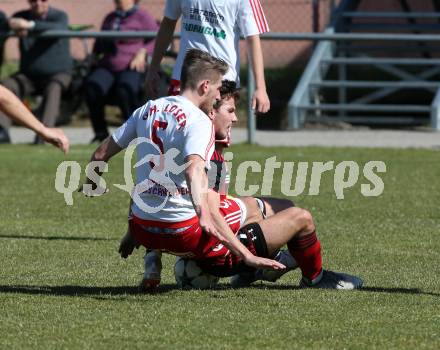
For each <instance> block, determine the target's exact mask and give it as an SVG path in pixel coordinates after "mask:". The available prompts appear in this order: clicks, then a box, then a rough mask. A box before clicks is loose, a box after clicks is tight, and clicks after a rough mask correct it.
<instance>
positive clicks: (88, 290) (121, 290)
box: [0, 284, 179, 297]
mask: <svg viewBox="0 0 440 350" xmlns="http://www.w3.org/2000/svg"><path fill="white" fill-rule="evenodd" d="M172 290H179V288H178V287H177V285H175V284H163V285H161V286H160V287H159V288H158V289H157V290H156V291H155V292H154V293H150V294H161V293H166V292H169V291H172ZM5 293H17V294H29V295H52V296H67V297H81V296H93V297H96V296H127V295H142V294H144V293H140V292H139V291H138V288H137V287H135V286H110V287H93V286H0V294H5Z"/></svg>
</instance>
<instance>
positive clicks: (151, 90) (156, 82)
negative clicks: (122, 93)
mask: <svg viewBox="0 0 440 350" xmlns="http://www.w3.org/2000/svg"><path fill="white" fill-rule="evenodd" d="M159 86H160V75H159V71H158V70H156V69H154V68H152V67H150V69H148V72H147V77H146V78H145V87H146V93H147V97H148V98H149V99H150V100H154V99H156V98H157V97H158V96H159Z"/></svg>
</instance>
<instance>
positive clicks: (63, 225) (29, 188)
mask: <svg viewBox="0 0 440 350" xmlns="http://www.w3.org/2000/svg"><path fill="white" fill-rule="evenodd" d="M91 151H92V149H91V148H90V147H85V146H84V147H74V148H73V150H72V152H71V154H69V155H68V156H67V157H66V158H64V157H63V156H62V154H61V153H60V152H57V151H56V150H55V149H53V148H50V147H48V146H46V147H31V146H2V147H0V160H1V165H0V183H1V186H0V199H1V200H0V244H1V248H2V249H1V251H2V253H1V255H0V265H1V269H0V281H1V282H0V305H1V310H2V312H1V314H0V324H1V328H0V329H1V337H0V348H2V349H24V348H33V349H60V348H69V349H84V348H94V349H104V348H105V349H109V348H111V349H121V348H127V349H128V348H143V349H256V348H270V349H306V348H307V349H341V348H347V349H405V348H406V349H415V348H417V349H420V348H426V349H438V348H440V331H439V330H440V282H439V272H438V271H439V268H438V266H439V265H440V254H439V251H440V243H439V239H438V235H439V229H440V214H439V211H438V204H439V203H440V194H439V190H438V178H439V175H440V162H439V153H438V151H434V150H432V151H428V150H366V149H349V148H346V149H342V148H335V149H324V148H262V147H250V146H235V147H233V151H234V154H235V156H234V167H235V168H236V167H237V162H238V161H241V160H254V159H257V160H259V161H264V159H266V158H268V157H270V156H273V155H277V158H278V160H281V161H310V162H311V161H329V160H334V161H335V163H339V162H340V161H342V160H354V161H357V162H358V163H359V164H361V165H362V164H364V163H365V162H367V161H369V160H382V161H384V162H385V163H386V165H387V172H386V174H382V175H381V177H382V178H383V181H384V183H385V191H384V193H383V195H382V196H380V197H377V198H366V197H363V196H362V195H361V194H360V185H361V183H368V182H367V181H365V179H364V178H363V176H361V177H360V181H359V183H358V184H357V185H356V186H354V187H353V188H352V189H349V190H346V191H345V199H344V200H337V199H336V197H335V194H334V190H333V172H329V173H326V174H324V176H323V181H322V184H321V191H320V195H318V196H308V195H307V194H303V195H301V196H299V197H298V198H294V201H295V202H297V203H298V204H299V205H300V206H302V207H306V208H309V209H310V210H311V211H312V213H313V214H314V217H315V220H316V224H317V229H318V234H319V237H320V239H321V242H322V245H323V256H324V264H325V266H327V267H329V268H331V269H334V270H337V271H346V272H351V273H355V274H357V275H359V276H361V277H362V278H363V279H364V285H365V288H364V289H363V290H361V291H354V292H341V291H323V290H299V289H297V287H296V286H297V283H298V280H299V277H300V275H299V272H298V271H295V272H292V273H289V274H287V275H286V276H284V277H283V278H282V279H281V281H279V283H277V284H266V283H262V284H257V285H255V286H254V287H252V288H247V289H240V290H232V289H230V288H229V286H228V284H227V280H222V284H221V286H220V288H219V289H217V290H210V291H182V290H179V289H177V288H176V287H175V284H174V277H173V275H172V266H173V261H174V258H172V257H168V256H167V257H166V258H165V259H164V263H165V269H164V276H163V278H164V280H163V286H162V287H161V289H160V290H159V292H158V293H157V294H154V295H141V294H138V293H137V292H136V287H135V286H136V284H137V282H138V281H139V279H140V277H141V272H142V269H141V261H142V250H138V251H136V252H135V254H134V255H133V256H132V257H130V258H129V259H128V260H127V261H125V260H122V259H120V258H119V257H118V254H117V247H118V243H119V238H120V237H121V236H122V234H123V233H124V231H125V228H126V212H127V205H128V197H127V195H126V194H125V193H123V192H121V191H120V190H118V189H116V188H114V187H111V188H110V192H109V193H108V194H106V195H105V196H102V197H99V198H93V199H90V198H84V197H82V195H81V194H79V193H75V194H74V205H73V206H72V207H68V206H66V205H65V203H64V199H63V196H62V195H61V194H59V193H57V192H56V191H55V189H54V179H55V172H56V168H57V166H58V164H59V163H60V162H61V161H62V160H66V159H69V160H77V161H79V162H80V163H81V165H82V167H84V165H85V164H86V161H87V159H88V158H89V155H90V153H91ZM233 169H234V168H233ZM233 173H234V170H233ZM275 174H276V180H275V182H274V193H273V194H274V195H275V196H278V195H280V186H279V182H280V172H279V170H278V171H276V173H275ZM308 178H310V176H309V177H308ZM106 179H107V182H108V183H110V184H115V183H123V177H122V157H118V158H117V159H115V160H113V161H112V162H111V163H110V166H109V173H108V174H107V176H106ZM261 179H262V175H261V174H254V175H253V177H252V180H251V181H250V182H253V183H258V182H260V181H261ZM306 189H308V186H306Z"/></svg>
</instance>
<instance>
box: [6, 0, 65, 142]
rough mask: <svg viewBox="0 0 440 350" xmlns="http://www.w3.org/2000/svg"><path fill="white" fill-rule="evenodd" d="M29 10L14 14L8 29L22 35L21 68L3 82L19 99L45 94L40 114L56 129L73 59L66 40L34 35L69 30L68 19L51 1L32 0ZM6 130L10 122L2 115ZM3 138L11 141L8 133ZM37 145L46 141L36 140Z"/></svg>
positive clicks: (44, 120) (43, 120) (46, 122)
mask: <svg viewBox="0 0 440 350" xmlns="http://www.w3.org/2000/svg"><path fill="white" fill-rule="evenodd" d="M29 4H30V9H28V10H23V11H19V12H17V13H15V14H14V15H13V16H12V18H10V19H9V28H10V29H11V30H12V31H14V32H15V34H16V35H18V36H19V38H20V40H19V44H20V68H19V71H18V72H17V73H16V74H14V75H13V76H11V77H9V78H7V79H5V80H3V81H2V82H1V84H2V85H4V86H5V87H6V88H8V89H9V90H11V91H12V92H14V93H15V94H16V95H17V96H18V97H19V98H20V99H23V97H24V96H26V95H32V94H35V93H39V94H40V93H41V94H43V102H42V105H41V115H40V116H39V117H40V119H41V120H42V122H43V124H44V125H46V126H49V127H51V126H54V125H55V123H56V119H57V117H58V115H59V110H60V101H61V94H62V92H63V90H65V89H67V87H68V86H69V84H70V81H71V69H72V58H71V56H70V48H69V42H68V40H67V39H55V38H54V39H46V38H45V39H43V38H38V37H35V36H33V35H31V34H33V33H35V34H38V33H41V32H44V31H46V30H67V29H68V17H67V14H66V13H65V12H63V11H61V10H58V9H55V8H53V7H50V6H49V0H29ZM0 124H2V125H3V127H4V128H5V129H7V128H8V127H9V126H10V121H9V119H7V118H5V116H4V115H1V116H0ZM4 138H9V137H8V134H7V132H5V136H4ZM35 141H36V143H42V142H43V140H42V139H41V138H39V137H37V138H36V140H35Z"/></svg>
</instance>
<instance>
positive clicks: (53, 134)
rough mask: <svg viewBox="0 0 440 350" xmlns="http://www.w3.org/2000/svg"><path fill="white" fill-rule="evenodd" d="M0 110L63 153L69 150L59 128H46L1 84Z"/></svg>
mask: <svg viewBox="0 0 440 350" xmlns="http://www.w3.org/2000/svg"><path fill="white" fill-rule="evenodd" d="M0 110H1V111H2V112H3V113H5V114H6V115H7V116H8V117H9V118H11V119H12V120H14V121H16V122H18V123H20V124H23V125H24V126H25V127H27V128H29V129H31V130H33V131H35V132H36V133H37V134H38V135H40V136H41V137H42V138H43V140H44V141H46V142H48V143H50V144H52V145H54V146H55V147H58V148H59V149H61V150H62V151H63V152H64V153H67V152H68V151H69V140H68V138H67V137H66V135H65V134H64V132H63V131H62V130H61V129H55V128H47V127H46V126H44V125H43V124H42V123H41V122H40V121H39V120H38V119H37V118H36V117H35V116H34V115H33V114H32V113H31V112H30V111H29V110H28V109H27V108H26V106H25V105H24V104H23V103H22V102H21V101H20V100H19V99H18V97H17V96H15V94H14V93H13V92H11V91H9V90H8V89H6V88H5V87H3V86H1V85H0Z"/></svg>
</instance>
